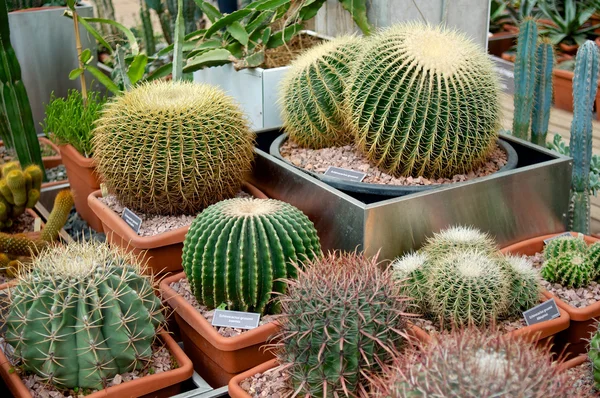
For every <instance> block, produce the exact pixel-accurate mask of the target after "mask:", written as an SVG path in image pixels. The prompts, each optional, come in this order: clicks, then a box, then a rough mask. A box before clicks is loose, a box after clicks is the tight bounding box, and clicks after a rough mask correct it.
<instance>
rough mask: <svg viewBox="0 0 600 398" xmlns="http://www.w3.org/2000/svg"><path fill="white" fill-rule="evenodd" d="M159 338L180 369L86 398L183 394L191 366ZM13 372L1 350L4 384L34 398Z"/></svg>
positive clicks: (18, 395) (170, 342) (0, 371)
mask: <svg viewBox="0 0 600 398" xmlns="http://www.w3.org/2000/svg"><path fill="white" fill-rule="evenodd" d="M160 338H161V340H162V341H163V342H164V343H165V344H166V345H167V348H168V350H169V352H170V353H171V355H172V356H173V357H174V358H175V360H176V361H177V365H178V368H177V369H172V370H169V371H167V372H163V373H156V374H153V375H148V376H144V377H141V378H139V379H135V380H131V381H127V382H124V383H122V384H119V385H116V386H112V387H109V388H107V389H105V390H101V391H98V392H95V393H93V394H90V395H86V398H100V397H105V398H106V397H111V398H129V397H145V398H151V397H152V398H154V397H170V396H172V395H175V394H178V393H179V392H180V391H181V384H180V383H181V382H182V381H184V380H187V379H189V378H190V377H191V376H192V373H193V367H192V362H191V361H190V359H189V358H188V357H187V356H186V355H185V353H184V352H183V350H182V349H181V348H179V345H177V343H176V342H175V340H173V338H171V336H169V335H168V333H166V332H163V333H161V334H160ZM10 368H11V365H10V363H9V362H8V359H7V358H6V356H5V355H4V352H2V350H0V374H1V375H2V378H3V379H4V382H5V383H6V385H7V386H8V388H9V389H10V391H11V392H12V394H13V395H14V396H15V397H16V398H31V394H30V393H29V390H28V389H27V387H25V384H23V381H22V380H21V378H20V377H19V375H18V374H17V373H15V372H12V373H11V372H10Z"/></svg>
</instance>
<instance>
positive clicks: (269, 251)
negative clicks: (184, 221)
mask: <svg viewBox="0 0 600 398" xmlns="http://www.w3.org/2000/svg"><path fill="white" fill-rule="evenodd" d="M320 254H321V246H320V244H319V238H318V236H317V231H316V230H315V227H314V226H313V224H312V222H311V221H310V220H309V219H308V217H306V216H305V215H304V213H302V212H301V211H300V210H298V209H296V208H295V207H293V206H292V205H290V204H287V203H284V202H280V201H278V200H273V199H242V198H235V199H230V200H224V201H222V202H219V203H217V204H214V205H212V206H210V207H208V208H207V209H205V210H204V211H203V212H202V213H200V214H199V215H198V217H196V219H195V220H194V222H193V223H192V225H191V227H190V230H189V232H188V233H187V235H186V237H185V241H184V243H183V256H182V263H183V269H184V271H185V273H186V276H187V278H188V280H189V282H190V286H191V288H192V291H193V292H194V295H195V296H196V298H197V299H198V301H199V302H200V303H201V304H203V305H206V306H207V307H208V308H215V307H217V306H219V305H220V304H221V303H227V305H228V308H229V309H230V310H240V311H250V312H258V313H273V312H277V308H273V305H271V304H270V300H271V299H272V298H273V292H276V293H283V291H284V288H285V285H284V284H283V282H281V281H279V280H280V279H281V278H293V277H295V276H296V269H295V267H294V266H293V265H292V264H291V262H295V261H300V262H304V261H309V260H312V259H314V258H315V257H318V256H320Z"/></svg>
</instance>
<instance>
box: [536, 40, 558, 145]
mask: <svg viewBox="0 0 600 398" xmlns="http://www.w3.org/2000/svg"><path fill="white" fill-rule="evenodd" d="M553 68H554V48H553V47H552V43H551V42H550V40H548V39H543V40H542V41H541V42H540V43H539V44H538V46H537V78H536V82H535V92H534V99H533V113H532V115H531V142H533V143H534V144H537V145H540V146H543V147H546V136H547V135H548V123H549V122H550V108H551V107H552V69H553Z"/></svg>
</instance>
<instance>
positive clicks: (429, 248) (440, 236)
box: [423, 226, 498, 259]
mask: <svg viewBox="0 0 600 398" xmlns="http://www.w3.org/2000/svg"><path fill="white" fill-rule="evenodd" d="M457 249H472V250H477V251H480V252H482V253H487V254H493V253H496V252H497V251H498V248H497V246H496V242H495V241H494V239H492V237H491V236H490V235H488V234H486V233H484V232H481V231H480V230H478V229H476V228H473V227H464V226H454V227H450V228H447V229H444V230H442V231H440V232H439V233H434V234H433V237H431V238H429V239H427V242H426V244H425V246H424V247H423V250H424V251H425V252H426V253H427V254H428V255H429V256H430V257H431V258H433V259H436V258H443V257H445V256H446V255H447V254H448V253H450V252H452V251H455V250H457Z"/></svg>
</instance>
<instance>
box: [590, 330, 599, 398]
mask: <svg viewBox="0 0 600 398" xmlns="http://www.w3.org/2000/svg"><path fill="white" fill-rule="evenodd" d="M588 357H589V358H590V362H591V363H592V371H593V376H594V382H595V384H596V389H600V331H598V330H596V333H594V335H593V336H592V339H591V340H590V348H589V351H588Z"/></svg>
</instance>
